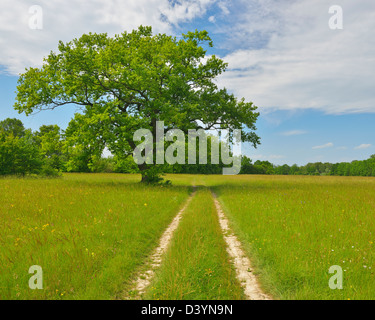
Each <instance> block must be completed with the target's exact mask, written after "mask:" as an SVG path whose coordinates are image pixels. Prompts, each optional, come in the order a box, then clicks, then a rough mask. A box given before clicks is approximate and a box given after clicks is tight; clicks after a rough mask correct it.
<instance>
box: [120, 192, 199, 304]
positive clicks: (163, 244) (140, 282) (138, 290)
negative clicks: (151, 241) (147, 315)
mask: <svg viewBox="0 0 375 320" xmlns="http://www.w3.org/2000/svg"><path fill="white" fill-rule="evenodd" d="M193 188H194V191H193V193H192V194H191V195H190V196H189V198H188V199H187V200H186V202H185V204H184V206H183V207H182V209H181V210H180V211H179V212H178V213H177V215H176V216H175V217H174V219H173V220H172V222H171V224H170V225H169V226H168V228H167V229H166V230H165V231H164V233H163V235H162V236H161V238H160V241H159V246H158V247H157V248H156V249H155V251H154V252H153V253H152V254H151V256H150V258H149V261H150V263H149V265H150V267H149V269H148V270H146V271H143V272H141V273H140V274H139V275H138V276H137V280H136V281H135V282H134V285H133V288H132V289H131V290H130V292H131V293H133V294H132V295H130V296H128V297H127V298H126V299H141V297H142V295H143V294H144V292H145V290H146V288H147V287H148V286H149V285H150V283H151V281H152V279H153V277H154V275H155V270H156V269H157V268H159V267H160V265H161V263H162V256H163V254H164V253H165V252H166V250H167V248H168V245H169V243H170V242H171V240H172V237H173V234H174V232H175V231H176V229H177V227H178V225H179V223H180V220H181V218H182V215H183V213H184V212H185V210H186V208H187V207H188V205H189V203H190V202H191V199H192V198H193V197H194V195H195V186H194V187H193Z"/></svg>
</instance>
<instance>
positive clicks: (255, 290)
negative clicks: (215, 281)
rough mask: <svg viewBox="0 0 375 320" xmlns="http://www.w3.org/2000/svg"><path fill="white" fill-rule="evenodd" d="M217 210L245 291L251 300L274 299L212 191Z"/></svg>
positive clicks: (228, 249) (237, 273)
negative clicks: (261, 280)
mask: <svg viewBox="0 0 375 320" xmlns="http://www.w3.org/2000/svg"><path fill="white" fill-rule="evenodd" d="M212 195H213V198H214V202H215V206H216V211H217V214H218V216H219V223H220V226H221V230H222V231H223V236H224V240H225V242H226V244H227V251H228V254H229V256H230V257H231V258H232V259H233V264H234V267H235V269H236V275H237V279H238V280H239V282H240V283H241V286H242V287H243V289H244V293H245V295H246V297H247V299H249V300H272V298H271V297H270V296H268V295H267V294H265V293H264V292H263V291H262V290H261V288H260V286H259V283H258V281H257V278H256V276H255V275H254V273H253V269H252V266H251V262H250V260H249V258H248V257H247V256H246V254H245V252H244V250H243V249H242V246H241V243H240V241H239V240H238V239H237V237H236V236H235V235H234V234H233V233H232V231H231V229H230V227H229V221H228V219H227V218H226V216H225V214H224V211H223V210H222V208H221V205H220V203H219V201H218V199H217V196H216V194H215V193H214V192H212Z"/></svg>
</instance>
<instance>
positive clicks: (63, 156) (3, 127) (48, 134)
mask: <svg viewBox="0 0 375 320" xmlns="http://www.w3.org/2000/svg"><path fill="white" fill-rule="evenodd" d="M98 145H99V147H98V146H97V145H96V146H90V144H85V143H82V141H78V140H77V137H76V136H75V135H74V134H71V133H70V132H69V131H68V132H66V131H63V130H61V129H60V128H59V126H57V125H43V126H41V127H40V128H39V130H37V131H32V130H31V129H26V128H25V127H24V125H23V123H22V121H21V120H19V119H15V118H13V119H11V118H7V119H5V120H3V121H0V175H21V176H25V175H30V174H31V175H32V174H35V175H42V176H59V175H61V173H62V172H82V173H84V172H86V173H89V172H93V173H111V172H113V173H139V169H138V166H137V165H136V163H135V162H134V161H133V159H132V157H131V156H128V157H122V158H120V157H118V156H112V157H103V156H102V153H103V149H104V144H98ZM208 160H209V159H208ZM222 168H223V165H222V164H219V165H216V164H210V163H208V164H199V165H188V164H186V165H181V164H174V165H168V164H167V165H165V170H164V172H165V173H186V174H221V173H222ZM240 174H268V175H271V174H276V175H333V176H372V177H374V176H375V155H372V156H371V157H370V158H369V159H367V160H362V161H352V162H350V163H349V162H341V163H335V164H333V163H327V162H326V163H322V162H316V163H308V164H306V165H304V166H298V165H296V164H294V165H292V166H289V165H287V164H284V165H279V166H278V165H274V164H272V163H271V162H269V161H260V160H257V161H255V162H254V163H253V162H252V160H251V159H250V158H248V157H246V156H243V157H242V160H241V170H240Z"/></svg>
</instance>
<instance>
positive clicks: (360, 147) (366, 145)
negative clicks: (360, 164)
mask: <svg viewBox="0 0 375 320" xmlns="http://www.w3.org/2000/svg"><path fill="white" fill-rule="evenodd" d="M370 147H371V144H366V143H363V144H361V145H359V146H357V147H355V148H354V149H355V150H362V149H367V148H370Z"/></svg>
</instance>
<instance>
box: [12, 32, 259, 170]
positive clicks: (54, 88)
mask: <svg viewBox="0 0 375 320" xmlns="http://www.w3.org/2000/svg"><path fill="white" fill-rule="evenodd" d="M207 45H208V46H212V41H211V39H210V37H209V36H208V33H207V32H206V31H195V32H188V33H187V34H184V35H183V36H182V38H181V39H177V38H176V37H172V36H168V35H166V34H157V35H153V34H152V30H151V27H143V26H141V27H139V28H138V30H133V31H132V32H130V33H127V32H124V33H122V34H121V35H116V36H114V37H109V36H108V35H107V34H92V33H89V34H84V35H82V36H81V37H80V38H79V39H74V40H73V41H71V42H68V43H63V42H61V41H60V43H59V46H58V53H54V52H51V53H50V54H49V56H48V57H47V58H45V60H44V64H43V66H42V67H41V68H29V69H26V72H25V73H24V74H22V75H21V76H20V78H19V81H18V87H17V89H18V93H17V98H16V103H15V109H16V110H18V111H19V112H20V113H21V112H25V113H26V114H27V115H28V114H30V113H32V112H35V111H39V110H46V109H54V108H56V107H59V106H63V105H66V104H76V105H79V106H81V107H82V112H81V113H77V114H76V115H75V118H74V119H73V120H72V121H71V123H70V126H69V128H68V130H67V132H70V134H71V135H76V137H77V139H76V140H77V141H80V143H83V144H85V145H91V146H92V145H94V144H96V145H97V146H98V148H99V149H100V148H103V147H104V146H107V147H108V149H109V150H110V151H111V152H112V153H113V154H115V155H121V156H124V155H128V154H131V153H132V152H133V150H134V148H135V147H136V145H135V143H134V142H133V134H134V132H135V131H136V130H137V129H140V128H144V129H149V130H151V132H152V133H155V130H156V121H164V124H165V130H169V129H172V128H178V129H181V130H183V131H184V132H187V130H188V129H198V128H203V129H213V128H221V129H245V131H243V133H242V140H243V141H244V142H245V141H248V142H250V143H252V144H253V145H254V147H256V145H257V144H259V137H258V136H257V135H256V134H255V132H254V130H255V129H256V128H255V122H256V120H257V117H258V115H259V114H258V113H257V112H255V111H256V107H255V106H254V105H253V104H252V103H251V102H245V100H244V99H237V98H235V97H234V96H233V95H232V94H229V93H228V92H227V90H226V89H219V88H218V87H217V85H216V83H215V78H216V77H217V76H218V75H220V74H221V73H222V72H224V71H225V69H226V68H227V64H226V63H224V62H223V61H222V60H221V59H219V58H217V57H216V56H215V55H212V56H209V57H206V50H205V49H204V48H203V46H207ZM140 169H141V170H142V172H146V171H147V169H148V168H147V166H146V165H141V166H140Z"/></svg>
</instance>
